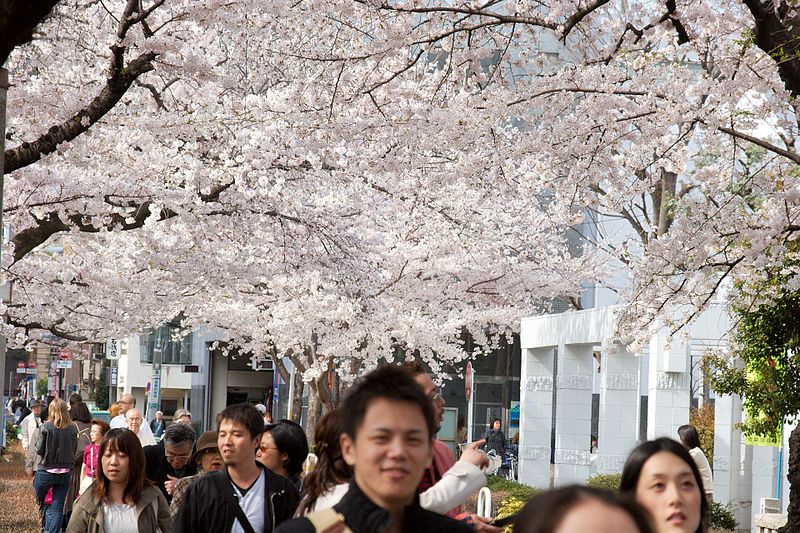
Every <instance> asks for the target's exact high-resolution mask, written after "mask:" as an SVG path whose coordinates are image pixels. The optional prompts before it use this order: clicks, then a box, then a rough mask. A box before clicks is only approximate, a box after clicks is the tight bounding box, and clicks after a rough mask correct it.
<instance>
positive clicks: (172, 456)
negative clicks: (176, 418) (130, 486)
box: [144, 424, 197, 503]
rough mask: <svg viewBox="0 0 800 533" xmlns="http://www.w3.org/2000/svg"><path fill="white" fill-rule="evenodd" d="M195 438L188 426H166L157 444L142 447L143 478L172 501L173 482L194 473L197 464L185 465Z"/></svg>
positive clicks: (187, 462)
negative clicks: (162, 436)
mask: <svg viewBox="0 0 800 533" xmlns="http://www.w3.org/2000/svg"><path fill="white" fill-rule="evenodd" d="M195 439H196V437H195V434H194V430H193V429H192V426H187V425H186V424H170V425H169V427H167V429H166V431H164V438H162V439H161V441H159V443H158V444H155V445H153V446H145V447H144V457H145V472H146V473H147V479H149V480H150V481H152V482H153V483H154V484H155V486H156V487H157V488H158V489H159V490H160V491H161V492H162V493H163V494H164V497H165V498H166V499H167V502H168V503H169V502H171V501H172V491H173V489H174V487H175V482H176V481H178V480H179V479H180V478H182V477H188V476H193V475H195V474H196V473H197V465H195V464H194V463H191V462H189V458H190V457H191V456H192V449H193V447H194V441H195Z"/></svg>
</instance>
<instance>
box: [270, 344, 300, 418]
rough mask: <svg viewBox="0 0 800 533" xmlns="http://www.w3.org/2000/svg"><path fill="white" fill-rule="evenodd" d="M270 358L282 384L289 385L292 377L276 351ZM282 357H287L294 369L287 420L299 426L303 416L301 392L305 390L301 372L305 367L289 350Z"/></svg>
mask: <svg viewBox="0 0 800 533" xmlns="http://www.w3.org/2000/svg"><path fill="white" fill-rule="evenodd" d="M270 357H272V363H273V365H274V366H275V370H277V371H278V374H279V375H280V376H281V379H282V380H283V382H284V383H287V384H288V383H290V382H291V379H292V375H291V373H290V372H289V369H287V368H286V365H285V364H284V363H283V360H282V359H280V358H279V357H278V355H277V350H273V352H272V353H271V354H270ZM284 357H288V358H289V360H290V361H291V362H292V364H293V365H294V368H295V373H294V392H293V394H292V412H291V413H289V419H290V420H291V421H292V422H297V423H298V424H299V423H300V417H301V416H302V414H303V390H304V388H305V383H304V382H303V372H304V371H305V367H304V366H303V364H302V363H301V362H300V360H299V359H298V358H297V357H295V356H294V354H293V353H292V351H291V350H289V351H288V352H286V354H284Z"/></svg>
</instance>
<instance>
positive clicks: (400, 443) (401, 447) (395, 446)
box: [387, 437, 407, 459]
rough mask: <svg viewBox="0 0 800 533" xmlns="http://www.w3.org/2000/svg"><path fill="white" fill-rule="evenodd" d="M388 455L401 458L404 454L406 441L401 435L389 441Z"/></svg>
mask: <svg viewBox="0 0 800 533" xmlns="http://www.w3.org/2000/svg"><path fill="white" fill-rule="evenodd" d="M387 452H388V456H389V457H390V458H392V459H403V458H405V456H406V453H407V449H406V443H405V441H404V440H403V439H402V438H401V437H395V438H393V439H392V440H391V442H390V443H389V449H388V450H387Z"/></svg>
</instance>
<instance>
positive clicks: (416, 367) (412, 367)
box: [398, 359, 427, 378]
mask: <svg viewBox="0 0 800 533" xmlns="http://www.w3.org/2000/svg"><path fill="white" fill-rule="evenodd" d="M398 366H399V367H400V368H402V369H403V370H405V371H406V372H408V373H409V374H411V377H412V378H413V377H415V376H419V375H422V374H427V372H425V367H424V366H422V363H420V362H419V361H417V360H416V359H412V360H411V361H403V362H402V363H400V364H399V365H398Z"/></svg>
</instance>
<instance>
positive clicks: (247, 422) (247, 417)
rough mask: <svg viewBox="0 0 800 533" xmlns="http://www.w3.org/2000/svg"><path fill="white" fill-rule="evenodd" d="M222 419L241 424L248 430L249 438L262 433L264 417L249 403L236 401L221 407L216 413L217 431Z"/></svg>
mask: <svg viewBox="0 0 800 533" xmlns="http://www.w3.org/2000/svg"><path fill="white" fill-rule="evenodd" d="M223 420H230V421H231V422H236V423H237V424H241V425H243V426H244V427H245V428H247V431H249V432H250V438H252V439H255V438H256V437H258V436H260V435H261V434H262V433H264V419H263V418H262V417H261V413H259V412H258V409H256V408H255V407H253V405H252V404H249V403H237V404H234V405H229V406H228V407H226V408H225V409H223V410H222V411H221V412H220V413H219V414H218V415H217V431H219V426H220V424H222V421H223ZM273 438H274V437H273Z"/></svg>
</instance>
